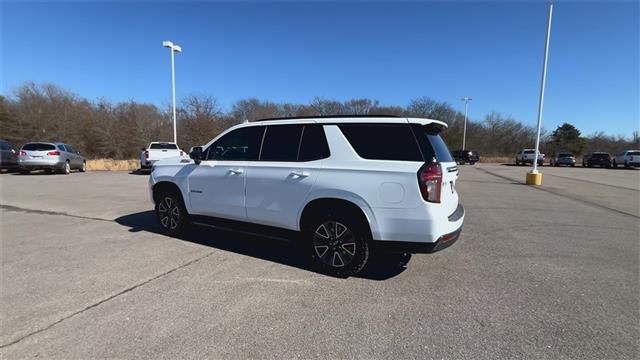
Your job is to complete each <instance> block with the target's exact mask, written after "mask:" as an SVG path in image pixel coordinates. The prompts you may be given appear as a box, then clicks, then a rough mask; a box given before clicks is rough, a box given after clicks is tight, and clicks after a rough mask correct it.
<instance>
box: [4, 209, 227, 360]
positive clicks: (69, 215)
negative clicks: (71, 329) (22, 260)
mask: <svg viewBox="0 0 640 360" xmlns="http://www.w3.org/2000/svg"><path fill="white" fill-rule="evenodd" d="M0 209H3V210H7V211H16V212H26V213H31V214H40V215H52V216H66V217H71V218H76V219H84V220H95V221H105V222H116V221H115V220H111V219H104V218H98V217H91V216H82V215H74V214H69V213H65V212H58V211H47V210H35V209H27V208H21V207H18V206H12V205H6V204H0ZM213 253H214V251H211V252H209V253H207V254H205V255H203V256H200V257H198V258H196V259H193V260H190V261H187V262H186V263H184V264H181V265H178V266H177V267H175V268H172V269H169V270H167V271H165V272H163V273H161V274H159V275H156V276H154V277H152V278H150V279H147V280H145V281H142V282H140V283H138V284H135V285H133V286H130V287H128V288H126V289H124V290H121V291H119V292H117V293H115V294H112V295H110V296H108V297H106V298H104V299H102V300H100V301H98V302H96V303H93V304H91V305H88V306H86V307H84V308H82V309H80V310H78V311H76V312H74V313H72V314H69V315H67V316H64V317H62V318H60V319H58V320H56V321H54V322H53V323H51V324H49V325H46V326H44V327H42V328H40V329H37V330H35V331H32V332H30V333H28V334H26V335H24V336H22V337H20V338H18V339H15V340H13V341H10V342H8V343H5V344H0V349H2V348H5V347H7V346H11V345H14V344H17V343H19V342H20V341H22V340H24V339H26V338H28V337H31V336H33V335H36V334H38V333H41V332H43V331H46V330H48V329H50V328H52V327H53V326H55V325H57V324H59V323H61V322H63V321H65V320H67V319H70V318H72V317H75V316H76V315H79V314H82V313H84V312H85V311H87V310H90V309H93V308H95V307H97V306H99V305H101V304H104V303H105V302H107V301H110V300H113V299H115V298H116V297H118V296H120V295H123V294H126V293H128V292H130V291H132V290H135V289H137V288H139V287H141V286H143V285H145V284H148V283H150V282H152V281H154V280H157V279H160V278H162V277H164V276H166V275H169V274H171V273H172V272H174V271H177V270H180V269H182V268H185V267H187V266H189V265H192V264H194V263H196V262H198V261H200V260H203V259H205V258H206V257H208V256H210V255H212V254H213Z"/></svg>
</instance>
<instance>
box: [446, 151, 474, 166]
mask: <svg viewBox="0 0 640 360" xmlns="http://www.w3.org/2000/svg"><path fill="white" fill-rule="evenodd" d="M451 155H453V159H454V160H455V161H456V162H457V163H458V164H460V165H464V164H466V163H469V164H471V165H473V164H475V163H477V162H478V161H480V154H478V152H477V151H473V150H455V151H452V152H451Z"/></svg>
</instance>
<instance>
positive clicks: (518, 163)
mask: <svg viewBox="0 0 640 360" xmlns="http://www.w3.org/2000/svg"><path fill="white" fill-rule="evenodd" d="M516 166H520V162H519V161H518V159H517V158H516Z"/></svg>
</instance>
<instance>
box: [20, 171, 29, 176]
mask: <svg viewBox="0 0 640 360" xmlns="http://www.w3.org/2000/svg"><path fill="white" fill-rule="evenodd" d="M20 174H21V175H29V174H31V171H29V170H20Z"/></svg>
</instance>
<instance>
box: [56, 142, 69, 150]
mask: <svg viewBox="0 0 640 360" xmlns="http://www.w3.org/2000/svg"><path fill="white" fill-rule="evenodd" d="M56 147H57V148H58V150H60V151H67V149H66V148H65V146H64V145H62V144H58V145H56ZM69 152H70V151H69Z"/></svg>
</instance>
